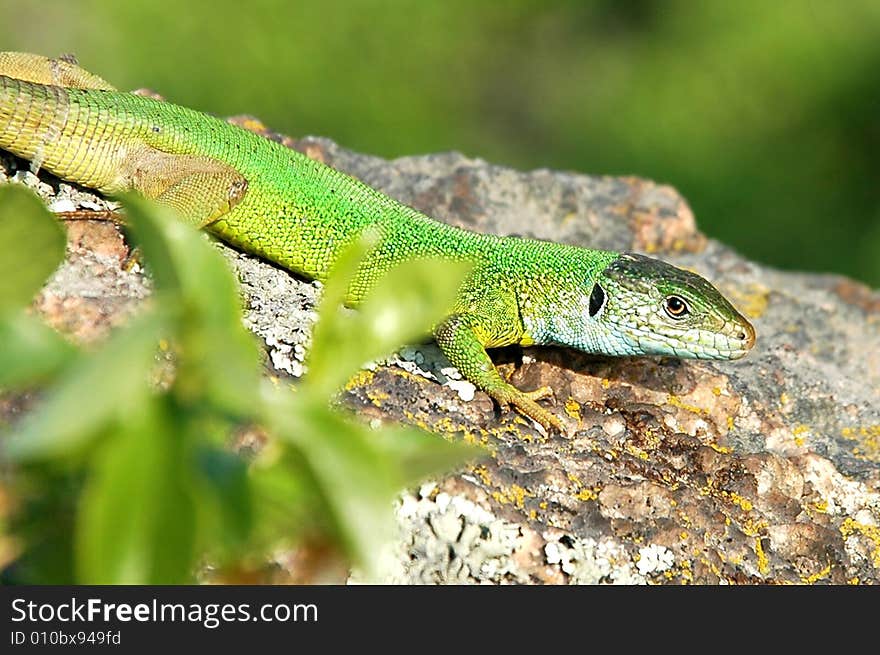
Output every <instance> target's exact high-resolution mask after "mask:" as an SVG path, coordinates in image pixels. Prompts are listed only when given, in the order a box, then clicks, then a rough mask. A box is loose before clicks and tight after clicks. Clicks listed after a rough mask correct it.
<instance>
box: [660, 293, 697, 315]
mask: <svg viewBox="0 0 880 655" xmlns="http://www.w3.org/2000/svg"><path fill="white" fill-rule="evenodd" d="M663 309H665V310H666V313H667V314H669V317H670V318H675V319H679V318H684V317H685V316H687V315H688V314H690V311H691V310H690V309H688V306H687V303H686V302H685V301H684V300H682V299H681V298H680V297H679V296H668V297H667V298H666V300H665V301H663Z"/></svg>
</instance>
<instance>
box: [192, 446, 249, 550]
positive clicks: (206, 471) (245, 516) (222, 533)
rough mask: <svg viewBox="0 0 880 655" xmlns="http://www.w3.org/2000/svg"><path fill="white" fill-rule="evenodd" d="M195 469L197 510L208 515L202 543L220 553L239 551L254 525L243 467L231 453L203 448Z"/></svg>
mask: <svg viewBox="0 0 880 655" xmlns="http://www.w3.org/2000/svg"><path fill="white" fill-rule="evenodd" d="M196 439H198V437H196ZM196 466H197V467H198V472H199V473H201V476H200V480H201V481H202V482H203V483H204V484H203V485H202V489H203V492H204V493H203V494H202V496H201V499H202V502H201V503H200V504H199V510H200V511H202V512H207V514H208V519H207V520H205V521H204V523H205V524H206V525H207V528H208V530H209V531H210V534H208V535H207V541H206V542H207V543H209V544H211V547H212V549H218V550H220V551H221V553H225V552H227V551H232V550H235V549H238V548H240V547H241V546H242V545H244V544H245V543H246V540H247V538H248V536H249V535H250V533H251V531H252V529H253V523H254V507H253V498H252V490H251V486H250V479H249V477H248V468H247V464H246V463H245V461H244V460H243V459H242V458H241V457H238V456H237V455H235V454H234V453H230V452H228V451H225V450H220V449H219V448H214V447H205V448H200V449H199V450H198V452H197V455H196Z"/></svg>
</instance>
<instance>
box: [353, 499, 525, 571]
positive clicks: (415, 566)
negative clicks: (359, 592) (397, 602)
mask: <svg viewBox="0 0 880 655" xmlns="http://www.w3.org/2000/svg"><path fill="white" fill-rule="evenodd" d="M396 518H397V524H398V535H397V538H396V540H395V542H394V543H392V544H390V545H389V547H388V549H387V552H386V553H385V554H384V555H383V557H382V560H383V562H384V570H383V573H382V575H381V579H380V581H381V582H384V583H386V584H488V583H492V584H505V583H524V582H528V577H527V575H526V574H525V573H524V572H521V571H519V570H518V568H517V565H516V562H515V561H514V558H513V555H514V551H515V550H516V548H517V546H518V545H519V543H520V541H521V539H522V533H521V530H520V528H519V526H517V525H516V524H514V523H510V522H509V521H505V520H503V519H500V518H498V517H496V516H495V515H494V514H492V513H491V512H489V511H487V510H486V509H484V508H482V507H480V506H479V505H477V504H476V503H473V502H472V501H470V500H468V499H466V498H464V497H462V496H452V495H449V494H447V493H444V492H441V493H436V485H435V484H433V483H425V484H423V485H422V486H421V488H420V489H419V491H418V493H417V494H415V495H414V494H412V493H405V494H404V495H403V496H401V498H400V500H399V504H398V506H397V510H396ZM351 581H352V582H356V581H359V576H358V574H355V575H353V576H352V579H351Z"/></svg>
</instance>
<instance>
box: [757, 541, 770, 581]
mask: <svg viewBox="0 0 880 655" xmlns="http://www.w3.org/2000/svg"><path fill="white" fill-rule="evenodd" d="M755 555H757V557H758V571H760V572H761V575H767V574H768V573H769V572H770V560H769V559H768V558H767V553H765V552H764V545H763V544H762V543H761V537H755Z"/></svg>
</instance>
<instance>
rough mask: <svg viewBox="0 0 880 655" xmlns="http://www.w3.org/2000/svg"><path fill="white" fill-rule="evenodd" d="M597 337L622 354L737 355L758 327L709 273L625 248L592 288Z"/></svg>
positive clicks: (591, 314) (591, 307) (748, 345)
mask: <svg viewBox="0 0 880 655" xmlns="http://www.w3.org/2000/svg"><path fill="white" fill-rule="evenodd" d="M587 312H588V314H589V317H590V320H591V321H593V322H594V323H593V326H594V330H595V332H594V334H595V335H596V336H595V337H594V339H595V338H598V339H599V340H600V341H601V343H602V345H603V349H604V350H608V351H614V352H616V354H620V355H668V356H673V357H682V358H698V359H739V358H740V357H743V356H744V355H745V354H746V353H747V352H748V351H749V350H750V349H751V348H752V346H753V345H754V344H755V329H754V328H753V327H752V325H751V323H749V321H748V320H746V318H745V317H744V316H743V315H742V314H740V313H739V312H738V311H737V310H736V309H734V307H733V306H732V305H731V304H730V303H729V302H728V301H727V299H726V298H725V297H724V296H722V295H721V293H720V292H719V291H718V290H717V289H716V288H715V287H713V286H712V285H711V284H710V283H709V282H707V281H706V280H705V279H703V278H702V277H700V276H699V275H696V274H695V273H691V272H689V271H685V270H682V269H680V268H676V267H675V266H672V265H671V264H667V263H665V262H662V261H660V260H657V259H652V258H650V257H644V256H642V255H636V254H632V253H624V254H622V255H620V256H619V257H617V258H616V259H614V260H613V261H611V263H610V264H608V265H607V266H606V267H605V269H604V270H603V271H602V272H601V273H600V275H599V276H598V278H597V279H596V281H595V283H594V285H593V287H592V289H591V290H590V291H589V301H588V303H587Z"/></svg>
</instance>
